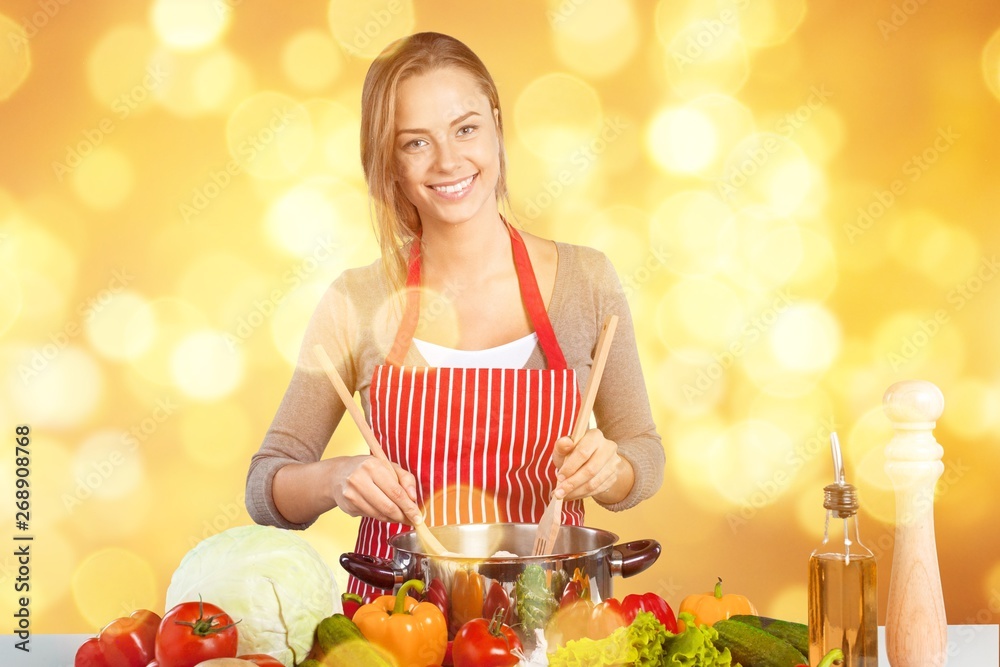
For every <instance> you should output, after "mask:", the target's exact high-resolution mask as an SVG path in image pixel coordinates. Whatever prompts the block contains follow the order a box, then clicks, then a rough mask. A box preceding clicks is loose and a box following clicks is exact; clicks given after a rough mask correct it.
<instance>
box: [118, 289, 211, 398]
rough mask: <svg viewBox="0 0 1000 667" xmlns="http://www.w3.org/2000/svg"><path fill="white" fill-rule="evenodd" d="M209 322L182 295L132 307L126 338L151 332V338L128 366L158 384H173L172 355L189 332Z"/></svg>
mask: <svg viewBox="0 0 1000 667" xmlns="http://www.w3.org/2000/svg"><path fill="white" fill-rule="evenodd" d="M207 326H208V322H207V321H206V318H205V315H204V314H203V313H202V311H200V310H198V309H197V308H195V307H194V306H192V305H191V304H190V303H188V302H187V301H185V300H183V299H177V298H173V297H161V298H158V299H152V300H150V301H149V302H148V303H147V304H145V305H144V306H141V307H140V308H139V309H138V310H136V311H135V313H134V314H133V316H132V318H131V319H130V320H129V321H128V324H126V327H125V336H126V337H128V338H137V339H140V340H141V339H145V338H146V337H148V336H149V335H150V331H151V332H152V342H151V343H150V344H149V345H148V347H146V348H145V351H144V352H143V353H142V354H141V355H139V356H138V357H137V358H135V359H131V364H130V365H129V366H130V368H131V369H134V370H136V371H138V372H139V374H140V375H142V376H143V377H144V378H145V379H147V380H149V381H150V382H155V383H156V384H158V385H163V386H168V385H171V384H173V375H172V370H171V358H172V356H173V353H174V350H175V349H176V347H177V346H178V345H179V344H180V342H181V341H182V340H183V339H184V338H185V337H187V336H188V335H190V334H192V333H194V332H196V331H200V330H202V329H204V328H206V327H207Z"/></svg>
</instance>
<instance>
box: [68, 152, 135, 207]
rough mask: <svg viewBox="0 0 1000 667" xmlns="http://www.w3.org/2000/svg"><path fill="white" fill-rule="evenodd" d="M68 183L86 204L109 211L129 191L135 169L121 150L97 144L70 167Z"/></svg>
mask: <svg viewBox="0 0 1000 667" xmlns="http://www.w3.org/2000/svg"><path fill="white" fill-rule="evenodd" d="M70 185H71V186H72V188H73V192H74V194H76V196H77V197H78V198H79V199H80V201H82V202H83V203H84V204H86V205H87V206H89V207H91V208H92V209H94V210H97V211H109V210H112V209H115V208H117V207H118V206H120V205H121V204H122V203H123V202H124V201H125V199H126V198H128V196H129V195H130V194H131V193H132V188H133V186H134V185H135V170H134V169H133V167H132V161H131V160H129V159H128V157H127V156H126V155H125V154H124V153H122V152H121V151H120V150H118V149H117V148H112V147H110V146H99V147H97V148H95V149H94V152H93V153H91V154H90V155H87V156H86V157H84V159H83V161H82V162H81V163H80V166H79V167H77V168H76V170H75V171H73V173H72V175H71V176H70Z"/></svg>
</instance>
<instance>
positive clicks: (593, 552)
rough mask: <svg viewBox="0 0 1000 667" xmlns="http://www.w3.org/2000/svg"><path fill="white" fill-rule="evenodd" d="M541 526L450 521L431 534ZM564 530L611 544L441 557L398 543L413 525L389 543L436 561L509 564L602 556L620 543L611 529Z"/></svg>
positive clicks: (401, 550) (406, 552)
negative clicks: (585, 548) (530, 552)
mask: <svg viewBox="0 0 1000 667" xmlns="http://www.w3.org/2000/svg"><path fill="white" fill-rule="evenodd" d="M537 525H538V524H535V523H514V522H496V523H465V524H450V525H447V526H434V527H433V528H430V531H431V533H433V534H434V536H435V537H441V536H442V533H448V532H455V531H458V532H463V531H464V532H468V531H470V530H487V529H494V530H495V529H496V527H501V529H503V528H504V527H508V526H509V527H521V526H530V527H531V528H536V527H537ZM560 530H565V531H571V532H583V533H591V534H592V535H594V536H595V537H597V538H600V539H603V540H606V541H607V544H605V545H603V546H600V547H597V548H595V549H590V550H588V551H576V552H568V553H552V554H549V555H547V556H518V557H517V558H492V557H486V558H484V557H480V556H462V555H456V556H438V555H435V554H431V553H427V552H426V551H422V550H410V549H406V548H403V547H400V546H398V543H399V542H402V541H403V540H410V539H414V538H413V537H411V535H412V534H413V532H414V531H413V529H412V528H410V530H407V531H404V532H402V533H398V534H396V535H393V536H392V537H390V538H389V546H390V547H392V549H393V552H397V551H398V552H402V553H404V554H410V555H413V556H420V557H423V558H433V559H435V560H443V561H454V562H457V563H467V564H468V563H496V564H505V563H514V564H516V563H521V564H523V563H544V562H547V561H551V560H567V559H571V558H587V557H590V556H597V555H599V554H601V553H603V552H606V551H607V550H609V549H613V548H614V547H615V545H616V544H617V542H618V535H616V534H615V533H612V532H611V531H608V530H603V529H601V528H591V527H589V526H563V527H562V528H560Z"/></svg>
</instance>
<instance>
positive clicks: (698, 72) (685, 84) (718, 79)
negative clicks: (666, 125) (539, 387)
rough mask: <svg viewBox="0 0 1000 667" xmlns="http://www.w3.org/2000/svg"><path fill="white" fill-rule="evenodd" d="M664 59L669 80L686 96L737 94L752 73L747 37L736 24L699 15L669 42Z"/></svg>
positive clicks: (681, 94)
mask: <svg viewBox="0 0 1000 667" xmlns="http://www.w3.org/2000/svg"><path fill="white" fill-rule="evenodd" d="M661 6H662V5H661ZM662 59H663V64H664V69H665V71H666V76H667V83H668V84H669V85H670V87H671V88H672V89H673V90H674V92H675V93H677V95H679V96H680V97H682V98H684V99H693V98H695V97H698V96H700V95H705V94H708V93H728V94H733V93H735V92H737V91H738V90H739V89H740V88H742V87H743V84H744V83H746V80H747V78H748V77H749V75H750V58H749V55H748V53H747V48H746V44H745V42H744V40H743V38H742V37H741V36H740V34H739V32H738V31H737V30H736V29H735V28H734V27H733V26H732V25H725V24H722V23H721V22H719V21H718V20H715V19H707V20H703V19H695V20H693V21H692V22H691V23H689V24H687V25H686V26H684V27H683V28H682V29H680V30H679V31H678V32H677V33H676V35H674V37H673V38H672V39H670V41H669V42H668V43H667V44H666V46H665V48H664V49H663V55H662Z"/></svg>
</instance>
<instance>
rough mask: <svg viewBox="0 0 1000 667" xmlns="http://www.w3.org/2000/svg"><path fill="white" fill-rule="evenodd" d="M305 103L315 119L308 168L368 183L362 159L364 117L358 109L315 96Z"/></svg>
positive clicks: (310, 115) (313, 119)
mask: <svg viewBox="0 0 1000 667" xmlns="http://www.w3.org/2000/svg"><path fill="white" fill-rule="evenodd" d="M303 106H304V107H305V108H306V110H307V111H308V112H309V117H310V118H311V119H312V125H313V136H314V137H315V139H314V149H313V152H312V154H311V155H310V157H309V161H308V162H307V163H306V165H305V166H304V169H306V170H308V171H309V173H317V174H327V173H328V174H331V175H333V176H335V177H337V178H342V179H345V180H349V181H351V182H352V183H357V184H358V185H359V186H362V185H363V184H364V178H365V177H364V172H363V171H362V169H361V161H360V160H356V159H354V158H355V156H357V155H360V153H361V140H360V137H361V116H360V115H359V114H358V112H357V111H356V110H354V109H350V108H348V107H347V106H345V105H343V104H338V103H336V102H330V101H329V100H322V99H313V100H308V101H306V102H305V103H304V104H303Z"/></svg>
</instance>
